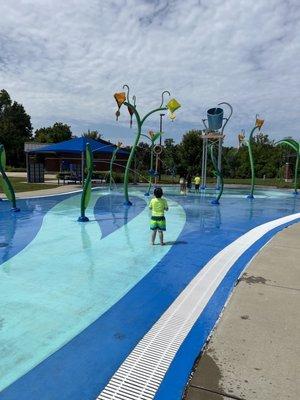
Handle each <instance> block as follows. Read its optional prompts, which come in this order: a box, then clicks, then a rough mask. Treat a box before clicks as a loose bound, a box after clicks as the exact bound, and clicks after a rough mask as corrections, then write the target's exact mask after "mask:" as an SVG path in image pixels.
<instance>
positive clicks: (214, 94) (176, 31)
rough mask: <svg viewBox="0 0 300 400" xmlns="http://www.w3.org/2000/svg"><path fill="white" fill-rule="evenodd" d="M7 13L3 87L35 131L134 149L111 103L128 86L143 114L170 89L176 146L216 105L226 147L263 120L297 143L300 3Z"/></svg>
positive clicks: (26, 8)
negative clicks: (175, 103) (227, 108)
mask: <svg viewBox="0 0 300 400" xmlns="http://www.w3.org/2000/svg"><path fill="white" fill-rule="evenodd" d="M0 10H1V15H2V18H1V22H0V49H1V53H0V87H3V88H5V89H7V90H8V91H9V93H10V94H11V96H12V97H13V98H14V99H16V100H17V101H19V102H21V103H23V104H24V106H25V108H26V110H27V111H28V112H29V113H30V115H31V116H32V121H33V124H34V127H35V128H37V127H39V126H41V125H47V124H48V123H53V122H54V121H56V120H60V121H63V122H67V123H69V124H71V125H72V128H73V129H74V131H75V132H76V133H80V132H81V131H82V129H87V128H88V127H93V128H95V127H98V129H99V130H100V131H101V130H103V133H104V135H105V136H106V137H108V136H110V135H111V137H112V139H116V138H117V137H119V136H121V137H122V138H123V141H124V140H125V141H127V142H130V141H131V140H132V137H133V134H130V135H129V134H128V129H124V126H125V123H126V124H127V121H128V115H127V112H126V110H122V115H121V118H120V122H119V124H116V122H115V116H114V112H115V110H116V107H115V103H114V99H113V93H114V92H116V91H119V90H120V89H121V88H122V85H123V83H128V84H129V85H130V87H131V91H132V94H134V93H135V94H136V95H137V99H138V105H139V106H140V107H141V109H142V110H143V111H147V110H149V109H151V108H152V107H155V106H156V105H157V104H159V103H160V93H161V91H162V90H165V89H168V90H170V91H171V93H172V95H173V96H175V97H176V98H177V99H178V100H179V101H180V102H181V103H182V109H180V110H179V111H178V112H177V120H176V122H174V123H170V122H169V123H166V124H165V130H167V131H168V133H170V135H171V134H172V135H174V137H176V138H177V139H179V137H180V134H182V133H183V132H184V131H185V130H187V129H189V128H192V127H193V128H201V119H202V118H203V117H205V112H206V109H208V108H209V107H211V106H214V105H215V104H216V103H218V102H220V101H228V102H229V103H231V104H232V105H233V107H234V115H233V118H232V121H231V123H230V124H228V134H227V144H233V143H235V137H236V133H237V132H238V131H239V129H240V128H246V129H249V128H250V126H251V123H252V122H253V119H254V117H255V114H256V113H259V114H260V115H261V116H263V117H264V118H265V119H266V127H265V132H266V133H269V134H270V136H271V137H273V138H279V137H282V136H285V135H293V136H294V137H295V138H298V139H299V131H298V126H297V123H298V115H299V114H300V105H299V101H298V93H299V89H300V87H299V86H300V84H299V75H300V57H299V54H300V41H299V37H300V26H299V24H300V22H299V21H300V3H299V2H298V1H297V0H290V1H282V0H259V1H257V2H253V1H251V0H225V1H224V0H202V1H201V0H199V1H196V0H185V1H176V0H173V1H172V0H162V1H155V0H153V1H150V0H148V1H146V0H116V1H109V0H108V1H104V0H102V1H101V0H98V1H96V0H90V1H89V2H86V1H83V0H77V1H75V0H73V1H72V0H65V1H64V2H61V1H58V0H48V1H46V0H34V1H28V0H27V1H20V0H15V1H11V2H7V1H6V0H0ZM151 124H153V125H154V127H157V126H158V116H157V118H156V119H155V120H153V122H151V121H150V123H149V124H148V126H149V127H150V126H151ZM118 126H119V127H122V129H118ZM126 126H127V125H126Z"/></svg>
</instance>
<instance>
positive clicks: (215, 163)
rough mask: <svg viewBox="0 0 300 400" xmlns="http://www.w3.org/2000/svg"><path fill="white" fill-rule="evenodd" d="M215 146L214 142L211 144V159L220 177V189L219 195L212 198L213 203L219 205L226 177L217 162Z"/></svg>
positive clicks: (216, 173)
mask: <svg viewBox="0 0 300 400" xmlns="http://www.w3.org/2000/svg"><path fill="white" fill-rule="evenodd" d="M214 147H215V145H214V144H211V145H210V157H211V161H212V163H213V166H214V169H215V172H214V173H215V175H216V176H217V177H218V178H219V182H220V190H219V193H218V196H217V197H216V198H215V199H214V200H212V202H211V204H217V205H218V204H220V202H219V200H220V198H221V196H222V194H223V189H224V179H223V174H222V172H221V171H220V170H219V168H218V163H217V160H216V158H215V155H214Z"/></svg>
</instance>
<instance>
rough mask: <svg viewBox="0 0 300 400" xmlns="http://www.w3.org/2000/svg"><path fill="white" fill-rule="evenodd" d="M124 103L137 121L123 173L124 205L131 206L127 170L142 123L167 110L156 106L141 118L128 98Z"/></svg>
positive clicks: (138, 138) (138, 139) (140, 132)
mask: <svg viewBox="0 0 300 400" xmlns="http://www.w3.org/2000/svg"><path fill="white" fill-rule="evenodd" d="M124 105H125V106H127V107H130V108H131V109H132V111H133V113H134V115H135V118H136V123H137V134H136V137H135V141H134V144H133V146H132V149H131V151H130V154H129V157H128V160H127V164H126V169H125V175H124V196H125V202H124V205H126V206H131V205H132V203H131V201H130V200H129V195H128V181H129V170H130V166H131V162H132V159H133V156H134V153H135V150H136V147H137V145H138V143H139V141H140V137H141V134H142V126H143V123H144V122H145V121H146V119H147V118H148V117H149V116H150V115H151V114H154V113H156V112H159V111H166V110H167V107H159V108H156V109H155V110H152V111H150V112H149V113H148V114H146V115H145V116H144V117H143V119H141V117H140V115H139V113H138V112H137V110H136V107H135V106H134V105H132V104H131V103H130V102H129V100H128V99H127V101H125V102H124Z"/></svg>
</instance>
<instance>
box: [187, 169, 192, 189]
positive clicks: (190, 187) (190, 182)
mask: <svg viewBox="0 0 300 400" xmlns="http://www.w3.org/2000/svg"><path fill="white" fill-rule="evenodd" d="M186 187H187V190H188V192H189V193H190V191H191V189H192V176H191V174H190V173H188V174H187V176H186Z"/></svg>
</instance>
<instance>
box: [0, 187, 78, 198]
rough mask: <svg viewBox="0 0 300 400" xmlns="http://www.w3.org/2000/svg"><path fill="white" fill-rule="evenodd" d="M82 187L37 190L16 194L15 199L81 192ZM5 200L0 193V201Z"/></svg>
mask: <svg viewBox="0 0 300 400" xmlns="http://www.w3.org/2000/svg"><path fill="white" fill-rule="evenodd" d="M81 189H82V186H81V185H62V186H57V187H54V188H51V189H39V190H31V191H28V192H17V193H16V198H17V199H23V198H25V197H26V198H27V197H39V196H49V195H55V194H62V193H69V192H76V191H78V190H81ZM1 198H2V199H5V198H6V197H5V195H4V193H0V199H1Z"/></svg>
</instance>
